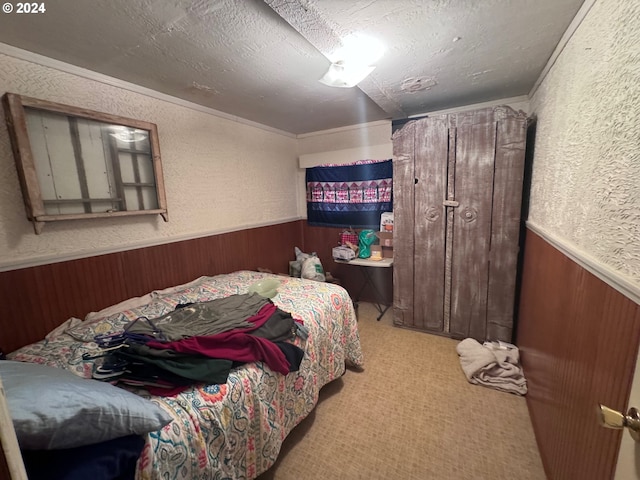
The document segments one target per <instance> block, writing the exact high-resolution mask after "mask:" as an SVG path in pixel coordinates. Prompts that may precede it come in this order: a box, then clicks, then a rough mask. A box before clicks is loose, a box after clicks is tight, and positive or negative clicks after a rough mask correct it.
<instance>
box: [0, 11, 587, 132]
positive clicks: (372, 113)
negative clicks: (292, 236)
mask: <svg viewBox="0 0 640 480" xmlns="http://www.w3.org/2000/svg"><path fill="white" fill-rule="evenodd" d="M582 1H583V0H481V1H480V0H367V1H365V0H361V1H360V0H353V1H349V0H208V1H206V0H195V1H187V0H139V1H135V2H133V1H130V0H90V1H78V0H56V1H55V2H48V3H46V9H47V11H46V13H44V14H31V15H18V14H15V13H13V14H3V15H0V42H3V43H6V44H8V45H12V46H15V47H18V48H21V49H24V50H28V51H31V52H35V53H38V54H41V55H45V56H47V57H51V58H54V59H57V60H61V61H64V62H67V63H70V64H73V65H76V66H80V67H83V68H86V69H89V70H93V71H96V72H100V73H103V74H106V75H109V76H112V77H115V78H119V79H122V80H126V81H129V82H132V83H135V84H138V85H141V86H144V87H147V88H151V89H153V90H157V91H159V92H163V93H166V94H169V95H173V96H175V97H179V98H182V99H185V100H188V101H191V102H194V103H197V104H201V105H204V106H206V107H210V108H213V109H216V110H219V111H222V112H225V113H228V114H232V115H236V116H238V117H242V118H245V119H248V120H252V121H255V122H259V123H262V124H265V125H269V126H271V127H274V128H278V129H281V130H284V131H287V132H291V133H306V132H311V131H317V130H323V129H328V128H334V127H340V126H344V125H352V124H356V123H362V122H368V121H374V120H380V119H383V118H394V119H398V118H404V117H407V116H409V115H416V114H420V113H424V112H428V111H434V110H439V109H445V108H453V107H457V106H462V105H469V104H473V103H480V102H486V101H491V100H497V99H501V98H509V97H514V96H519V95H526V94H527V93H529V91H530V90H531V88H532V86H533V85H534V83H535V81H536V79H537V78H538V76H539V74H540V72H541V71H542V69H543V68H544V66H545V64H546V62H547V60H548V59H549V57H550V56H551V54H552V52H553V50H554V48H555V46H556V44H557V43H558V41H559V39H560V38H561V37H562V35H563V33H564V32H565V30H566V28H567V26H568V25H569V23H570V22H571V20H572V19H573V17H574V16H575V14H576V12H577V11H578V9H579V8H580V5H581V4H582ZM354 32H361V33H366V34H369V35H371V36H373V37H376V38H377V39H379V40H380V41H382V43H384V44H385V45H386V48H387V51H386V53H385V55H384V57H383V58H382V59H381V60H380V61H379V62H378V64H377V68H376V69H375V70H374V71H373V73H372V74H371V75H370V76H369V77H367V78H366V79H365V80H364V81H362V82H361V83H360V84H359V85H358V86H357V87H354V88H348V89H341V88H332V87H328V86H326V85H323V84H321V83H320V82H318V79H320V78H321V77H322V75H323V74H324V72H325V71H326V70H327V68H328V66H329V64H330V61H329V60H328V58H329V57H331V55H332V53H333V52H334V51H335V49H336V48H337V47H339V46H340V42H341V39H342V38H344V37H345V36H347V35H348V34H351V33H354Z"/></svg>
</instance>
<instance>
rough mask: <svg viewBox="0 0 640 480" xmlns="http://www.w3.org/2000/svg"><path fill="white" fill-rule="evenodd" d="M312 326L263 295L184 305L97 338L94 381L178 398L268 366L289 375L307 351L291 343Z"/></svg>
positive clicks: (306, 333)
mask: <svg viewBox="0 0 640 480" xmlns="http://www.w3.org/2000/svg"><path fill="white" fill-rule="evenodd" d="M307 335H308V330H307V328H306V327H305V326H304V325H303V324H302V322H301V321H296V320H294V319H293V318H292V316H291V314H289V313H287V312H284V311H282V310H280V309H279V308H278V307H276V306H275V305H274V304H273V303H272V302H271V300H269V299H268V298H265V297H262V296H260V295H259V294H257V293H247V294H241V295H231V296H229V297H225V298H220V299H216V300H211V301H209V302H201V303H191V304H181V305H178V306H177V307H176V309H175V310H174V311H173V312H170V313H168V314H166V315H163V316H161V317H158V318H154V319H148V318H146V317H139V318H137V319H135V320H133V321H132V322H130V323H129V324H127V325H126V326H125V328H124V331H121V332H115V333H109V334H106V335H98V336H96V338H95V341H96V343H97V344H98V346H99V347H101V349H102V352H101V353H100V354H98V355H94V356H88V357H85V359H90V358H98V357H101V358H102V360H101V361H98V362H96V364H95V368H94V372H93V378H95V379H97V380H103V381H108V382H111V383H123V384H125V385H131V386H138V387H145V388H147V389H148V390H149V391H150V393H152V394H154V395H175V394H176V393H179V392H181V391H183V390H185V389H186V388H188V387H189V386H190V385H193V384H194V383H207V384H220V383H226V381H227V377H228V375H229V371H230V370H231V369H232V368H234V367H236V366H239V365H242V364H244V363H248V362H257V361H262V362H264V363H265V364H266V365H267V366H269V367H270V368H271V369H272V370H274V371H276V372H279V373H282V374H284V375H286V374H287V373H289V372H291V371H296V370H298V368H299V366H300V362H301V361H302V358H303V356H304V351H303V350H302V349H300V348H299V347H297V346H296V345H294V344H293V343H290V342H291V340H293V339H294V338H295V336H299V337H300V338H303V339H306V338H307Z"/></svg>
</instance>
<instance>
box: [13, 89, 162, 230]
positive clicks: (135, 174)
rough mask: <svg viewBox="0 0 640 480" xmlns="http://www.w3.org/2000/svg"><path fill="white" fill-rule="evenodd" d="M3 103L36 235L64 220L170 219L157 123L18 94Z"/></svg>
mask: <svg viewBox="0 0 640 480" xmlns="http://www.w3.org/2000/svg"><path fill="white" fill-rule="evenodd" d="M3 104H4V108H5V115H6V120H7V126H8V130H9V135H10V137H11V145H12V148H13V155H14V158H15V162H16V167H17V170H18V175H19V177H20V184H21V187H22V193H23V198H24V203H25V207H26V210H27V218H28V219H29V220H31V221H32V222H33V226H34V230H35V232H36V234H39V233H41V231H42V228H43V226H44V224H45V223H46V222H51V221H59V220H74V219H86V218H100V217H119V216H131V215H161V216H162V218H163V219H164V220H165V221H168V216H167V204H166V196H165V192H164V180H163V175H162V163H161V159H160V144H159V141H158V132H157V127H156V125H155V124H153V123H149V122H144V121H140V120H133V119H130V118H125V117H120V116H116V115H110V114H106V113H100V112H95V111H92V110H86V109H83V108H78V107H72V106H68V105H62V104H59V103H54V102H48V101H45V100H38V99H35V98H30V97H25V96H22V95H17V94H13V93H6V94H5V95H4V97H3Z"/></svg>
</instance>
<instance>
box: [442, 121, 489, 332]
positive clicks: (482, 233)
mask: <svg viewBox="0 0 640 480" xmlns="http://www.w3.org/2000/svg"><path fill="white" fill-rule="evenodd" d="M452 120H453V123H454V124H455V125H456V133H455V138H456V161H455V175H454V179H455V186H454V191H455V199H456V201H457V202H459V205H458V206H457V208H454V214H453V215H454V219H453V241H452V242H451V244H450V248H451V252H450V255H449V257H450V259H451V311H450V321H449V333H450V335H451V336H452V337H454V338H465V337H472V338H475V339H477V340H479V341H483V340H484V339H485V336H486V331H487V295H488V285H489V257H490V255H489V249H490V242H491V214H492V202H493V187H494V182H493V180H494V157H495V139H496V122H495V121H494V115H493V109H483V110H477V111H473V112H469V113H464V114H457V115H454V116H453V117H452Z"/></svg>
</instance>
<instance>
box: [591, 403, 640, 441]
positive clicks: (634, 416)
mask: <svg viewBox="0 0 640 480" xmlns="http://www.w3.org/2000/svg"><path fill="white" fill-rule="evenodd" d="M600 425H602V426H603V427H606V428H613V429H616V430H620V429H623V428H624V427H627V428H628V429H629V434H630V435H631V438H633V439H634V440H635V441H636V442H640V412H638V410H637V409H635V408H633V407H632V408H630V409H629V410H628V411H627V414H626V415H624V414H623V413H621V412H618V411H617V410H613V409H611V408H609V407H606V406H604V405H602V404H600Z"/></svg>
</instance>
